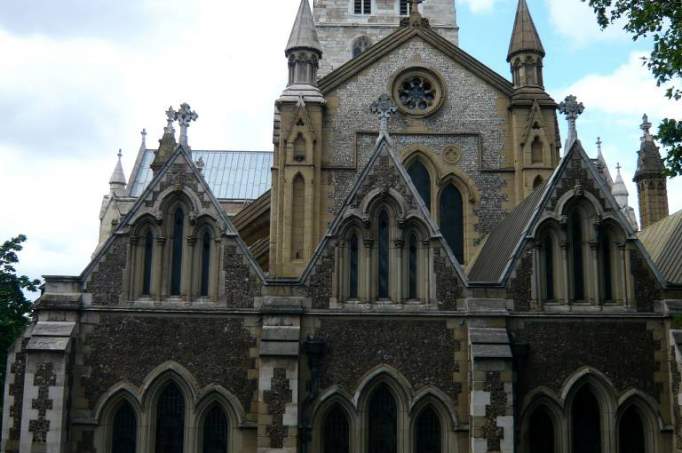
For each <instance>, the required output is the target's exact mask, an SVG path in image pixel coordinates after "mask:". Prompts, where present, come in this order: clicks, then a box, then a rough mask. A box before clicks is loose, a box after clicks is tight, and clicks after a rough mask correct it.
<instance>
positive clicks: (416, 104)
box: [392, 67, 445, 117]
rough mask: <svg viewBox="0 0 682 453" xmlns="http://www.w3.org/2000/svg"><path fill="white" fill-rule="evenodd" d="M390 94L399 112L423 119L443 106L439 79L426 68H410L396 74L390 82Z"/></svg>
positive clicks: (443, 94) (442, 94)
mask: <svg viewBox="0 0 682 453" xmlns="http://www.w3.org/2000/svg"><path fill="white" fill-rule="evenodd" d="M392 86H393V88H392V94H393V99H394V101H395V103H396V104H397V105H398V108H399V109H400V111H401V112H403V113H405V114H408V115H411V116H416V117H425V116H429V115H431V114H433V113H435V112H436V111H437V110H438V109H439V108H440V107H441V105H442V104H443V100H444V98H445V91H444V88H443V83H442V82H441V80H440V77H439V76H437V75H436V74H435V73H434V72H433V71H431V70H429V69H427V68H421V67H416V68H410V69H407V70H405V71H403V72H401V73H400V74H398V75H397V76H396V77H395V78H394V79H393V82H392Z"/></svg>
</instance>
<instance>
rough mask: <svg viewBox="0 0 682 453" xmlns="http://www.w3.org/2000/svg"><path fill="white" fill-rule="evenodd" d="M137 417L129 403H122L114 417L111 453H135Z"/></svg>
mask: <svg viewBox="0 0 682 453" xmlns="http://www.w3.org/2000/svg"><path fill="white" fill-rule="evenodd" d="M136 446H137V417H136V416H135V411H134V410H133V408H132V407H131V406H130V403H128V402H127V401H123V402H122V403H121V405H120V406H119V408H118V410H117V411H116V415H114V423H113V427H112V435H111V452H112V453H135V451H136Z"/></svg>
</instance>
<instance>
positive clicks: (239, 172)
mask: <svg viewBox="0 0 682 453" xmlns="http://www.w3.org/2000/svg"><path fill="white" fill-rule="evenodd" d="M192 158H193V159H194V161H195V162H196V161H198V160H199V159H202V160H203V161H204V170H203V174H204V178H205V179H206V182H207V183H208V186H209V187H210V188H211V191H212V192H213V195H214V196H215V197H216V198H218V199H220V200H255V199H256V198H258V197H260V196H261V195H262V194H264V193H265V192H267V191H268V190H269V189H270V187H271V186H272V173H271V167H272V153H271V152H269V151H192ZM152 160H154V150H153V149H147V150H145V152H144V156H142V162H141V164H140V167H139V168H138V171H137V174H135V175H133V177H132V178H131V182H130V184H131V189H130V195H131V196H133V197H139V196H140V194H142V191H144V189H145V188H146V187H147V185H148V184H149V183H150V182H151V180H152V177H153V174H152V170H151V168H150V167H149V166H150V165H151V163H152Z"/></svg>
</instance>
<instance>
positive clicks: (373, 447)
mask: <svg viewBox="0 0 682 453" xmlns="http://www.w3.org/2000/svg"><path fill="white" fill-rule="evenodd" d="M368 419H369V427H368V434H369V435H368V444H369V445H368V446H367V447H368V448H367V451H369V452H372V453H397V451H398V440H397V436H398V410H397V405H396V401H395V398H394V397H393V394H392V393H391V391H390V390H389V388H388V386H386V385H385V384H382V385H380V386H379V387H378V388H377V389H376V390H375V391H374V393H373V394H372V397H371V399H370V401H369V417H368Z"/></svg>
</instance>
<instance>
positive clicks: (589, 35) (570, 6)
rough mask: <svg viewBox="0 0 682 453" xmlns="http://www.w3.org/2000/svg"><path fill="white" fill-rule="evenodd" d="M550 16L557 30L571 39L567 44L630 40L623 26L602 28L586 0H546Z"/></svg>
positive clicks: (580, 44)
mask: <svg viewBox="0 0 682 453" xmlns="http://www.w3.org/2000/svg"><path fill="white" fill-rule="evenodd" d="M545 1H546V3H547V7H548V8H549V16H550V20H551V22H552V24H553V25H554V27H555V29H556V31H557V32H559V33H560V34H561V35H563V36H565V37H567V38H569V39H570V41H568V42H567V43H566V44H568V45H575V46H579V47H580V46H584V45H587V44H591V43H593V42H594V41H602V40H628V39H629V37H628V35H627V34H626V33H625V31H623V29H622V26H621V25H619V24H614V25H611V26H609V27H607V28H606V29H605V30H601V28H600V27H599V24H598V23H597V17H596V16H595V14H594V11H593V10H592V8H591V7H590V6H589V4H587V3H586V2H582V1H580V0H545Z"/></svg>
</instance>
